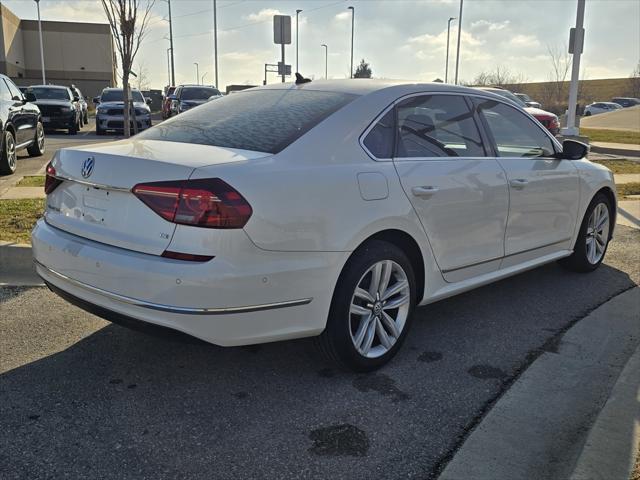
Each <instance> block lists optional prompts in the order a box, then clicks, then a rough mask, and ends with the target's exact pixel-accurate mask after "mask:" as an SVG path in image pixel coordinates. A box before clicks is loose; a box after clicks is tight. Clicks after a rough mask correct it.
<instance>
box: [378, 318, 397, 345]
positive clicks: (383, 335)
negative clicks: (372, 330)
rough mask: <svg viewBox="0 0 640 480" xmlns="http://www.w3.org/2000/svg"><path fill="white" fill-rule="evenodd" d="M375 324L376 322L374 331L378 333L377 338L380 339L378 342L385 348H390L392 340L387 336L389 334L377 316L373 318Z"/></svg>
mask: <svg viewBox="0 0 640 480" xmlns="http://www.w3.org/2000/svg"><path fill="white" fill-rule="evenodd" d="M375 324H376V332H377V333H378V339H379V340H380V343H381V344H382V345H383V346H384V347H385V348H391V345H393V342H392V341H391V339H390V338H389V335H387V332H386V331H385V329H384V327H383V326H382V323H381V322H380V319H379V318H377V317H376V319H375Z"/></svg>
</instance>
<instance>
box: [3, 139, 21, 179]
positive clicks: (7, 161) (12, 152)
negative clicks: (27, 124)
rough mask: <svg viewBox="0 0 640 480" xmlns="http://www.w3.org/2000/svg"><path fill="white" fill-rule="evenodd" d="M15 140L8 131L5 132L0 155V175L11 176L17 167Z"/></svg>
mask: <svg viewBox="0 0 640 480" xmlns="http://www.w3.org/2000/svg"><path fill="white" fill-rule="evenodd" d="M17 158H18V157H17V154H16V139H15V137H14V136H13V133H11V131H10V130H5V132H4V138H3V142H2V152H1V153H0V174H2V175H11V174H12V173H14V172H15V171H16V166H17Z"/></svg>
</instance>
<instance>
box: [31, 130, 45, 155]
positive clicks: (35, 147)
mask: <svg viewBox="0 0 640 480" xmlns="http://www.w3.org/2000/svg"><path fill="white" fill-rule="evenodd" d="M27 152H29V156H31V157H39V156H41V155H43V154H44V127H43V126H42V123H41V122H38V125H36V135H35V138H34V139H33V143H32V144H31V145H29V147H28V148H27Z"/></svg>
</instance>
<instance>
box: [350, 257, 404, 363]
mask: <svg viewBox="0 0 640 480" xmlns="http://www.w3.org/2000/svg"><path fill="white" fill-rule="evenodd" d="M410 306H411V288H410V286H409V280H408V279H407V275H406V273H405V271H404V270H403V269H402V267H401V266H400V265H399V264H397V263H396V262H394V261H392V260H382V261H379V262H377V263H375V264H373V265H372V266H371V267H370V268H369V269H368V270H367V271H366V272H365V273H364V275H363V276H362V277H361V278H360V281H359V282H358V284H357V286H356V289H355V292H354V293H353V297H352V298H351V305H350V315H349V316H350V322H349V328H350V332H351V341H352V342H353V345H354V347H355V348H356V350H357V351H358V353H360V355H362V356H364V357H368V358H377V357H380V356H382V355H384V354H385V353H387V352H388V351H389V350H390V349H391V348H392V347H393V345H395V343H396V342H397V341H398V339H399V338H400V335H401V334H402V331H403V329H404V326H405V323H406V320H407V316H408V313H409V308H410Z"/></svg>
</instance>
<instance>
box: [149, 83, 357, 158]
mask: <svg viewBox="0 0 640 480" xmlns="http://www.w3.org/2000/svg"><path fill="white" fill-rule="evenodd" d="M356 97H357V95H352V94H347V93H338V92H321V91H316V90H254V91H246V92H241V93H237V94H235V95H227V96H225V97H222V98H220V99H218V100H216V101H215V102H208V103H205V104H204V105H202V106H201V107H199V108H196V109H193V110H190V111H187V112H185V113H182V114H180V115H178V116H177V117H174V118H172V119H170V120H167V121H165V122H162V123H161V124H159V125H157V126H155V127H152V128H150V129H149V130H146V131H144V132H142V133H141V134H139V135H138V137H137V138H140V139H145V140H165V141H169V142H182V143H197V144H201V145H214V146H217V147H227V148H239V149H242V150H253V151H256V152H267V153H278V152H279V151H281V150H282V149H284V148H286V147H287V146H288V145H289V144H291V143H293V142H294V141H295V140H297V139H298V138H300V137H301V136H302V135H304V134H305V133H306V132H308V131H309V130H310V129H312V128H313V127H315V126H316V125H317V124H318V123H320V122H321V121H323V120H324V119H325V118H327V117H328V116H329V115H331V114H332V113H334V112H336V111H337V110H339V109H340V108H342V107H344V106H345V105H346V104H348V103H349V102H351V101H352V100H353V99H355V98H356Z"/></svg>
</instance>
